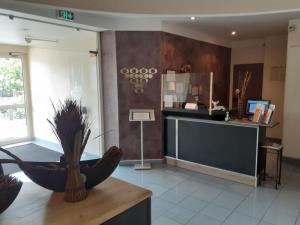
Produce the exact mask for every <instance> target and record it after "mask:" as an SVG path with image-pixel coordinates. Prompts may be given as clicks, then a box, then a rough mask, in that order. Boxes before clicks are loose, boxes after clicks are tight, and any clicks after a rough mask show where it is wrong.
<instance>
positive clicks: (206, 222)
mask: <svg viewBox="0 0 300 225" xmlns="http://www.w3.org/2000/svg"><path fill="white" fill-rule="evenodd" d="M221 223H222V221H219V220H217V219H214V218H211V217H209V216H206V215H204V214H201V213H200V214H197V215H196V216H195V217H193V218H192V219H191V220H190V221H189V222H188V223H187V225H221Z"/></svg>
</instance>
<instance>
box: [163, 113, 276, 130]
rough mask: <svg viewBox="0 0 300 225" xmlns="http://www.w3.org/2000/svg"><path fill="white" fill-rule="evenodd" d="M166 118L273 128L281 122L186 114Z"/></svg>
mask: <svg viewBox="0 0 300 225" xmlns="http://www.w3.org/2000/svg"><path fill="white" fill-rule="evenodd" d="M166 119H178V120H185V121H195V122H203V123H213V124H223V125H235V126H245V127H266V128H273V127H276V126H277V125H278V124H279V122H276V121H272V122H271V123H270V124H265V123H254V122H252V121H250V120H248V119H246V118H244V119H231V120H229V121H218V120H210V119H199V118H191V117H184V116H167V117H166Z"/></svg>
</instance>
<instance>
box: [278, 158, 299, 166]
mask: <svg viewBox="0 0 300 225" xmlns="http://www.w3.org/2000/svg"><path fill="white" fill-rule="evenodd" d="M282 161H283V162H286V163H288V164H291V165H293V166H296V167H300V159H297V158H292V157H287V156H283V157H282Z"/></svg>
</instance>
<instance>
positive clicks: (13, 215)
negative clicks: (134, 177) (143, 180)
mask: <svg viewBox="0 0 300 225" xmlns="http://www.w3.org/2000/svg"><path fill="white" fill-rule="evenodd" d="M151 195H152V193H151V191H149V190H146V189H143V188H141V187H138V186H135V185H133V184H130V183H127V182H124V181H121V180H119V179H116V178H113V177H110V178H108V179H107V180H105V181H104V182H103V183H101V184H99V185H97V186H96V187H94V188H93V189H92V190H90V191H89V196H88V198H87V199H85V200H83V201H81V202H77V203H68V202H64V200H63V198H64V194H63V193H54V192H52V191H49V190H47V189H44V188H42V187H40V186H38V185H36V184H34V183H31V182H28V183H24V184H23V187H22V189H21V191H20V193H19V195H18V197H17V198H16V200H15V201H14V202H13V204H12V205H11V206H10V207H9V208H8V209H7V210H6V211H5V212H4V213H2V214H1V215H0V224H3V225H4V224H5V225H20V224H24V225H25V224H28V225H29V224H30V225H68V224H72V225H83V224H84V225H99V224H101V223H104V222H106V221H108V220H110V219H111V218H113V217H114V216H116V215H119V214H120V213H122V212H124V211H126V210H127V209H129V208H131V207H133V206H135V205H136V204H138V203H140V202H142V201H143V200H145V199H147V198H149V197H151Z"/></svg>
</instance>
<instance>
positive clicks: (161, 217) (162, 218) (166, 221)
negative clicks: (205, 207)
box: [152, 216, 182, 225]
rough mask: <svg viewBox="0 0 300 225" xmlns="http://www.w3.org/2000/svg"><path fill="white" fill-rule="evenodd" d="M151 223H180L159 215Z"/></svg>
mask: <svg viewBox="0 0 300 225" xmlns="http://www.w3.org/2000/svg"><path fill="white" fill-rule="evenodd" d="M152 225H182V224H180V223H177V222H175V221H174V220H171V219H169V218H167V217H164V216H160V217H159V218H158V219H157V220H154V221H153V222H152Z"/></svg>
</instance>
